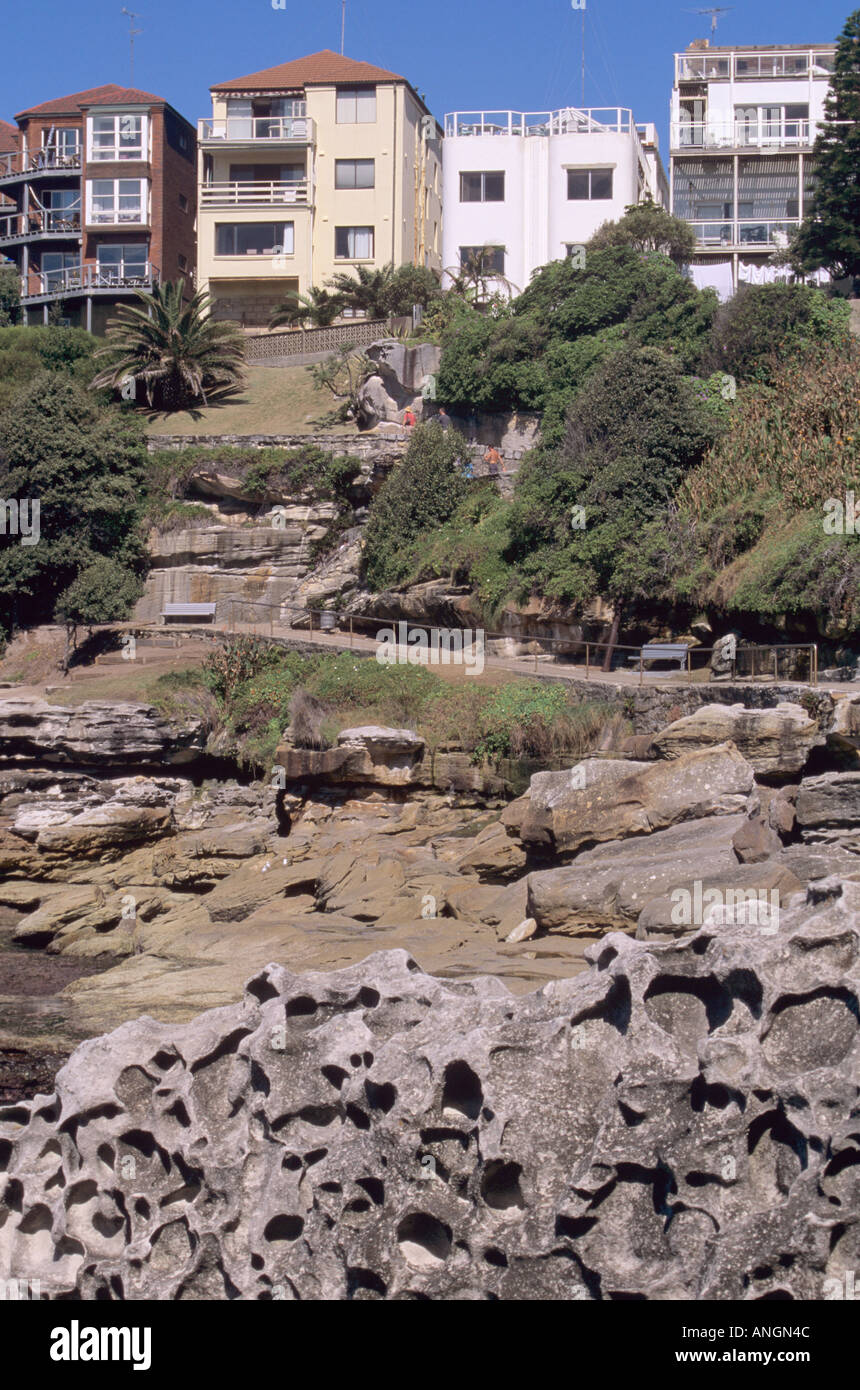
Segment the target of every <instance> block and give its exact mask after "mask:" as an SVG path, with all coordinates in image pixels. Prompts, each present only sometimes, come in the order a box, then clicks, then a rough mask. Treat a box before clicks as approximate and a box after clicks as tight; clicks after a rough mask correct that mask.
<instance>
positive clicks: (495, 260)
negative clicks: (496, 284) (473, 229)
mask: <svg viewBox="0 0 860 1390" xmlns="http://www.w3.org/2000/svg"><path fill="white" fill-rule="evenodd" d="M460 269H461V270H471V271H476V272H478V273H479V274H481V275H504V273H505V248H504V246H461V247H460Z"/></svg>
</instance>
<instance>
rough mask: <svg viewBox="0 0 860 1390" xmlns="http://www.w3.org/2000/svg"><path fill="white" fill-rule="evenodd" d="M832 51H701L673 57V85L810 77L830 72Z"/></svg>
mask: <svg viewBox="0 0 860 1390" xmlns="http://www.w3.org/2000/svg"><path fill="white" fill-rule="evenodd" d="M835 57H836V50H835V48H831V49H809V50H808V51H806V52H801V53H798V52H791V53H786V52H782V53H719V52H716V51H715V50H713V49H710V50H709V49H704V50H703V51H702V52H697V53H676V54H675V82H676V84H677V83H678V82H745V81H746V82H748V81H754V82H762V81H767V80H768V79H770V78H781V79H785V78H786V77H805V78H809V77H812V78H813V80H814V79H816V78H817V79H819V80H820V81H824V80H825V79H828V78H829V77H830V75H831V73H832V72H833V68H834V62H835Z"/></svg>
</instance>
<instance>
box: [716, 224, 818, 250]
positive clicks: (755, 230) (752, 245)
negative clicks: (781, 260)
mask: <svg viewBox="0 0 860 1390" xmlns="http://www.w3.org/2000/svg"><path fill="white" fill-rule="evenodd" d="M690 226H691V227H692V228H693V232H694V233H695V237H696V241H697V243H698V245H699V246H701V247H703V248H705V249H707V250H710V251H714V250H726V251H760V250H773V251H776V250H779V248H780V247H783V246H787V245H788V241H789V237H790V236H791V233H792V232H793V231H794V228H795V227H799V226H800V220H799V219H798V218H793V219H786V218H780V219H779V220H777V219H774V218H761V217H756V218H744V219H743V220H741V221H738V222H733V221H722V222H691V223H690Z"/></svg>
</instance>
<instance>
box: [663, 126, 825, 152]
mask: <svg viewBox="0 0 860 1390" xmlns="http://www.w3.org/2000/svg"><path fill="white" fill-rule="evenodd" d="M820 124H821V123H820V122H819V121H805V120H791V119H788V120H784V121H673V123H672V130H671V148H672V149H673V150H683V151H684V152H687V151H689V150H785V149H789V150H802V149H811V148H812V146H813V145H814V143H815V138H816V136H817V134H818V130H819V126H820Z"/></svg>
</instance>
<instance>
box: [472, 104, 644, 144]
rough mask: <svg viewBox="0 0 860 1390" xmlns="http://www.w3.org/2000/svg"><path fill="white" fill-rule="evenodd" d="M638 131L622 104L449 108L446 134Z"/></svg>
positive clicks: (576, 133) (613, 132) (631, 114)
mask: <svg viewBox="0 0 860 1390" xmlns="http://www.w3.org/2000/svg"><path fill="white" fill-rule="evenodd" d="M631 132H632V133H633V134H637V127H636V123H635V121H634V120H633V112H632V111H630V110H629V109H628V108H627V107H623V106H608V107H596V106H589V107H583V108H582V109H581V110H580V109H578V108H576V107H573V106H567V107H564V108H563V109H562V110H561V111H449V112H448V114H447V115H446V116H445V135H446V138H448V139H450V138H452V137H454V136H463V135H521V136H528V135H543V136H547V135H627V134H630V133H631Z"/></svg>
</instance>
